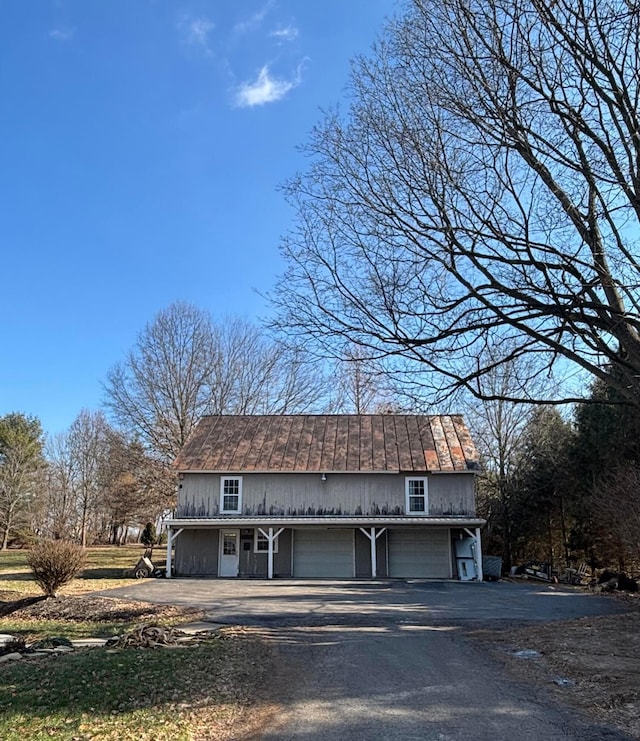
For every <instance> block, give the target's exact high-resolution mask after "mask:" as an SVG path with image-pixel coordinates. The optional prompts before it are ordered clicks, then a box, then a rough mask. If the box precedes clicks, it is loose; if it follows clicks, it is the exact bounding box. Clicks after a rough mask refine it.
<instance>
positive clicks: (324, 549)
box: [293, 530, 354, 578]
mask: <svg viewBox="0 0 640 741" xmlns="http://www.w3.org/2000/svg"><path fill="white" fill-rule="evenodd" d="M353 569H354V565H353V530H295V531H294V533H293V575H294V576H297V577H300V578H310V577H353Z"/></svg>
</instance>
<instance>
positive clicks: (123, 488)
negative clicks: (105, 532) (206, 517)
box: [99, 430, 176, 544]
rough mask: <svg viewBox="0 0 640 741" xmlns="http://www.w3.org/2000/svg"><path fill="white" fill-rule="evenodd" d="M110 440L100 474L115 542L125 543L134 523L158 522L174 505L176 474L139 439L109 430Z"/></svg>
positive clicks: (104, 501)
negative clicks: (145, 447) (131, 438)
mask: <svg viewBox="0 0 640 741" xmlns="http://www.w3.org/2000/svg"><path fill="white" fill-rule="evenodd" d="M106 442H107V455H106V456H105V457H104V459H103V461H102V465H101V470H100V473H99V476H100V485H101V488H102V491H103V494H104V500H103V509H104V512H105V513H106V515H107V516H108V522H109V531H110V532H109V537H110V540H111V542H112V543H114V544H122V543H124V542H126V536H127V532H128V530H129V528H130V527H131V526H134V527H140V526H141V525H142V523H145V522H147V521H149V520H151V521H155V520H156V519H157V518H158V517H159V516H160V515H161V514H162V512H163V511H164V510H166V509H168V508H169V507H171V506H173V504H174V499H175V487H176V477H175V474H174V473H173V472H172V471H171V470H170V469H168V468H167V466H165V465H164V464H163V463H162V461H159V460H157V459H155V458H153V457H151V456H150V455H149V454H148V453H147V451H146V450H145V449H144V447H143V446H142V445H141V444H140V443H139V442H137V441H131V440H127V439H126V437H125V436H124V435H123V434H121V433H120V432H117V431H115V430H109V432H108V434H107V441H106Z"/></svg>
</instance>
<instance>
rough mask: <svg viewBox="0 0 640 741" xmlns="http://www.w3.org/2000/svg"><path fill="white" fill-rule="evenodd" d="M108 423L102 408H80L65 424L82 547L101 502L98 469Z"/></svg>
mask: <svg viewBox="0 0 640 741" xmlns="http://www.w3.org/2000/svg"><path fill="white" fill-rule="evenodd" d="M108 431H109V425H108V424H107V421H106V419H105V417H104V414H103V413H102V412H91V411H89V410H87V409H83V410H82V411H81V412H80V414H78V416H77V417H76V418H75V420H74V421H73V422H72V424H71V427H70V428H69V446H70V452H71V457H72V459H73V461H74V466H75V471H76V481H75V500H76V516H77V519H78V528H79V540H80V544H81V545H82V547H83V548H84V547H86V545H87V543H88V540H89V534H90V532H91V530H92V529H95V526H96V522H97V521H98V519H99V511H100V508H101V506H102V500H103V492H102V490H101V486H100V476H99V474H100V469H101V467H102V466H103V465H104V463H103V462H104V459H105V456H106V455H107V446H106V442H107V434H108Z"/></svg>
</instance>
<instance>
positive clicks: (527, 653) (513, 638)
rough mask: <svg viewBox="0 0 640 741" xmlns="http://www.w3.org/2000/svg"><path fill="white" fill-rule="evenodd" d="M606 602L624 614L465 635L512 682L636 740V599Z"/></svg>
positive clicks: (639, 670) (639, 613)
mask: <svg viewBox="0 0 640 741" xmlns="http://www.w3.org/2000/svg"><path fill="white" fill-rule="evenodd" d="M611 599H621V600H623V601H624V602H625V603H626V604H628V606H629V612H628V613H626V614H621V615H611V616H607V617H589V618H580V619H578V620H571V621H567V622H558V623H556V622H551V623H546V624H544V625H539V624H536V625H532V626H528V627H517V628H510V629H505V630H503V631H499V632H497V631H488V630H482V631H476V632H474V633H472V634H471V635H472V637H473V638H475V639H477V640H481V641H483V642H484V643H485V644H486V645H487V646H488V647H489V648H490V649H491V650H492V651H493V653H494V655H495V656H496V657H497V658H498V659H499V660H500V661H501V662H502V663H503V664H504V666H505V669H506V671H507V672H508V673H509V674H511V675H512V676H514V677H516V678H517V679H519V680H522V681H525V682H533V683H535V684H537V685H544V686H545V687H546V688H547V689H548V691H549V692H550V693H551V694H552V696H553V697H554V698H555V699H557V700H558V701H560V702H564V703H567V704H569V705H572V706H574V707H576V708H578V709H579V710H581V711H583V712H585V713H587V714H589V715H591V716H592V717H594V718H596V719H597V720H599V721H600V722H602V723H606V724H609V725H612V726H615V727H617V728H619V729H621V730H623V731H625V732H626V733H628V734H629V735H630V736H632V737H633V738H640V599H639V598H638V597H637V596H620V597H614V596H612V597H611Z"/></svg>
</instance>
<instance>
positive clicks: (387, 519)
mask: <svg viewBox="0 0 640 741" xmlns="http://www.w3.org/2000/svg"><path fill="white" fill-rule="evenodd" d="M175 469H176V471H177V472H178V479H179V488H178V502H177V509H176V514H175V518H174V519H173V520H170V521H169V522H168V527H169V531H168V532H169V540H168V547H167V554H168V558H167V566H168V575H169V576H171V575H176V576H211V577H259V578H271V577H295V578H311V577H330V578H336V577H338V578H340V577H342V578H364V577H374V578H375V577H403V578H409V577H412V578H460V579H475V578H479V579H481V578H482V565H481V555H480V553H481V550H480V527H481V526H482V525H483V524H484V521H483V520H481V519H479V518H477V517H476V514H475V474H476V473H477V472H478V470H479V461H478V454H477V452H476V449H475V446H474V444H473V442H472V440H471V436H470V434H469V431H468V429H467V427H466V425H465V424H464V421H463V420H462V418H461V417H460V416H457V415H441V416H421V415H400V414H373V415H267V416H253V415H252V416H224V415H221V416H208V417H204V418H203V419H202V420H201V421H200V422H199V424H198V425H197V427H196V429H195V431H194V434H193V435H192V436H191V438H190V439H189V441H188V442H187V444H186V445H185V447H184V449H183V450H182V451H181V453H180V454H179V456H178V458H177V459H176V461H175ZM173 546H175V556H174V555H173Z"/></svg>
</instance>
